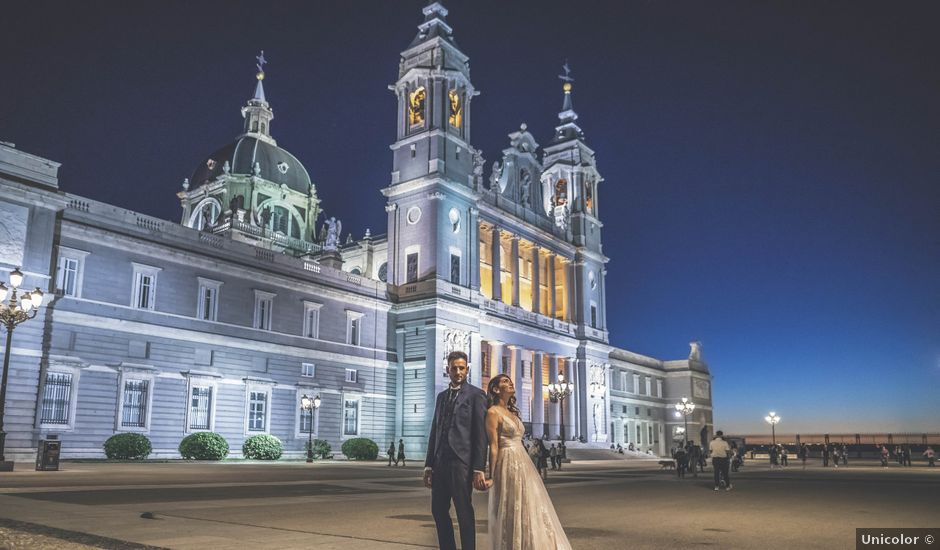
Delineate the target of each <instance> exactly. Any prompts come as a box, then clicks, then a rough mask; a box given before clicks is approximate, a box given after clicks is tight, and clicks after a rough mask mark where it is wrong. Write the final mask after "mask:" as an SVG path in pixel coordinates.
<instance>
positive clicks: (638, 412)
mask: <svg viewBox="0 0 940 550" xmlns="http://www.w3.org/2000/svg"><path fill="white" fill-rule="evenodd" d="M633 409H634V410H633V414H637V415H638V414H640V407H633Z"/></svg>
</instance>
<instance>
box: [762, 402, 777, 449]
mask: <svg viewBox="0 0 940 550" xmlns="http://www.w3.org/2000/svg"><path fill="white" fill-rule="evenodd" d="M764 420H766V421H767V423H768V424H770V437H771V438H772V441H773V445H774V447H776V446H777V431H776V429H775V426H776V425H777V423H778V422H780V417H779V416H777V413H775V412H773V411H771V412H770V414H768V415H767V416H765V417H764Z"/></svg>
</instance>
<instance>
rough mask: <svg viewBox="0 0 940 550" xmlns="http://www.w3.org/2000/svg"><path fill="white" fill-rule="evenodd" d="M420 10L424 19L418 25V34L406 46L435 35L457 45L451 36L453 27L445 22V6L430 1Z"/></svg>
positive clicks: (412, 45)
mask: <svg viewBox="0 0 940 550" xmlns="http://www.w3.org/2000/svg"><path fill="white" fill-rule="evenodd" d="M421 12H422V13H423V14H424V21H423V22H422V23H421V24H420V25H418V35H417V36H416V37H415V39H414V40H413V41H412V42H411V45H410V46H408V47H409V48H412V47H414V46H417V45H418V44H420V43H422V42H425V41H427V40H430V39H432V38H435V37H440V38H442V39H444V40H446V41H447V42H450V43H451V44H453V45H455V46H456V45H457V44H456V43H455V42H454V37H453V34H454V29H452V28H451V26H450V25H448V24H447V8H445V7H444V6H443V5H441V3H440V2H431V3H430V4H428V5H427V6H425V7H424V9H423V10H421Z"/></svg>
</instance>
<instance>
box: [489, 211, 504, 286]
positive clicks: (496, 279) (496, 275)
mask: <svg viewBox="0 0 940 550" xmlns="http://www.w3.org/2000/svg"><path fill="white" fill-rule="evenodd" d="M500 239H502V231H500V229H499V228H498V227H496V226H493V243H492V247H493V254H492V256H493V299H494V300H496V301H498V302H502V301H503V284H502V265H501V263H502V262H501V258H500V256H501V254H502V247H501V246H500V244H501V243H500Z"/></svg>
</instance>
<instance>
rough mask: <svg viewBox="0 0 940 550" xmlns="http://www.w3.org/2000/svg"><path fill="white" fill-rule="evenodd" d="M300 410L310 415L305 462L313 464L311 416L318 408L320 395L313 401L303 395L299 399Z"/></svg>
mask: <svg viewBox="0 0 940 550" xmlns="http://www.w3.org/2000/svg"><path fill="white" fill-rule="evenodd" d="M300 408H301V409H303V410H305V411H307V412H309V413H310V424H309V425H308V426H307V462H313V416H314V414H316V410H317V409H319V408H320V394H317V396H316V397H314V398H313V399H310V398H309V397H307V394H304V396H303V397H301V398H300Z"/></svg>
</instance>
